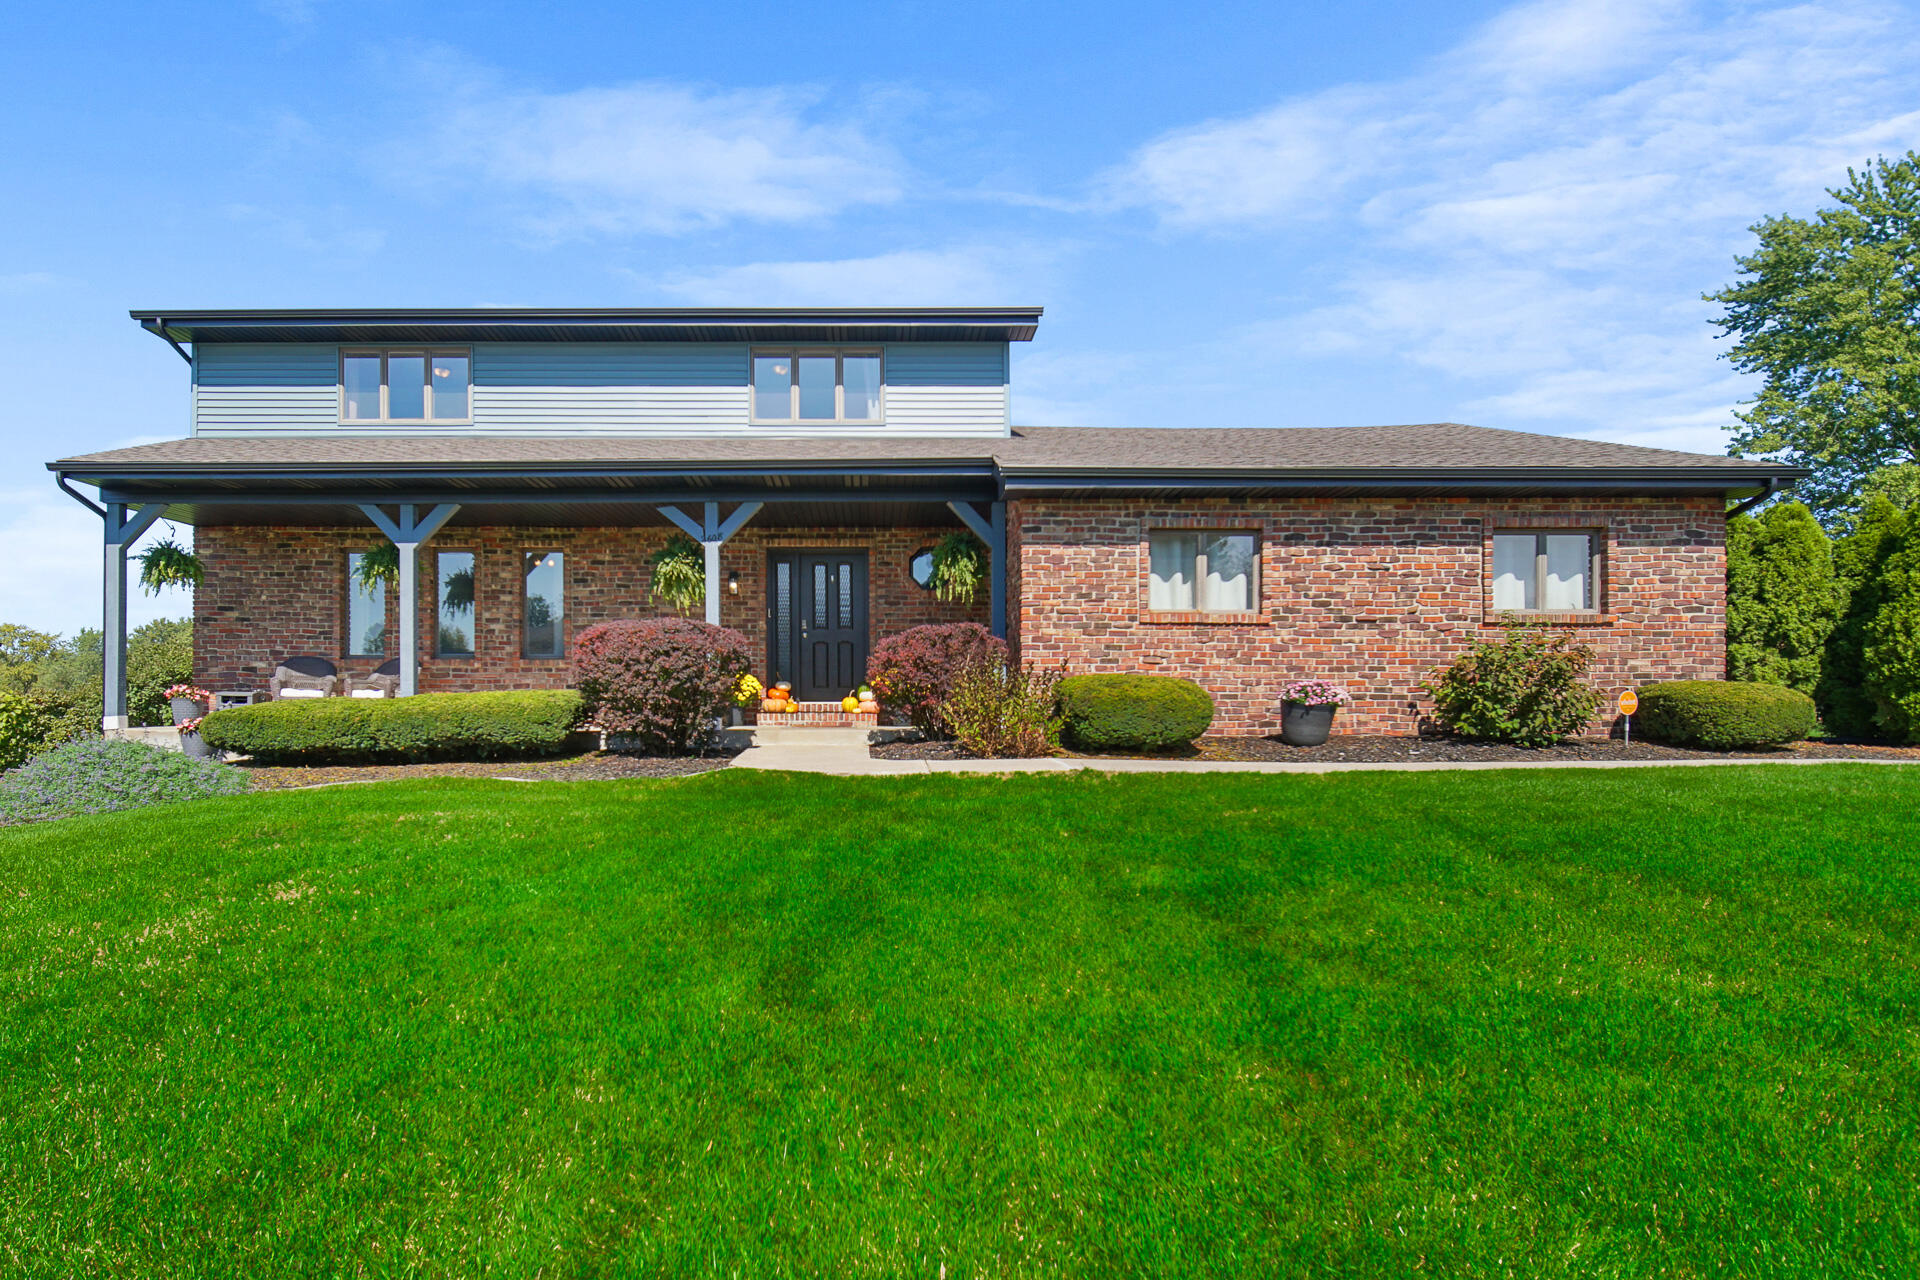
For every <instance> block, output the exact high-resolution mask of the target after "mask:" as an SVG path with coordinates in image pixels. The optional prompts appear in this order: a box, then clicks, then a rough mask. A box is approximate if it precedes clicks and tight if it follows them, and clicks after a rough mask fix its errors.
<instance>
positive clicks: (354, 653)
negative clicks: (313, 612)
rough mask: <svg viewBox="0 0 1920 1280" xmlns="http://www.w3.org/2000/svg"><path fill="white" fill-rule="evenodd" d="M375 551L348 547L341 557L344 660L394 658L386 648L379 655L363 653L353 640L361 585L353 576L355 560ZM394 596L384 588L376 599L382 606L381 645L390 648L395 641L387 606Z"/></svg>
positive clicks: (341, 616)
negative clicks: (356, 605)
mask: <svg viewBox="0 0 1920 1280" xmlns="http://www.w3.org/2000/svg"><path fill="white" fill-rule="evenodd" d="M373 550H374V549H373V548H372V547H360V548H354V547H348V548H346V550H345V551H344V552H343V553H342V555H341V557H340V564H341V567H342V570H343V573H342V577H341V582H340V585H341V587H342V588H343V589H342V591H341V593H340V631H341V634H342V639H343V641H344V643H343V644H341V646H340V656H341V657H343V658H379V659H381V660H383V661H384V660H385V659H386V658H388V657H390V656H392V655H390V654H389V653H387V651H386V649H384V648H383V649H382V650H381V651H380V652H379V653H365V652H362V651H361V650H360V649H358V648H356V647H355V642H354V638H353V597H354V595H355V594H356V593H357V592H358V590H359V583H357V582H356V581H354V576H353V558H354V557H355V556H364V555H368V554H370V553H371V552H372V551H373ZM392 594H393V593H392V592H391V591H389V590H387V589H386V588H385V587H382V588H381V589H380V592H379V594H378V596H376V597H375V599H376V600H378V602H379V606H380V638H381V643H382V644H383V645H388V646H390V645H391V643H392V641H393V636H392V635H391V634H390V632H389V628H388V626H387V605H388V603H389V597H390V596H391V595H392Z"/></svg>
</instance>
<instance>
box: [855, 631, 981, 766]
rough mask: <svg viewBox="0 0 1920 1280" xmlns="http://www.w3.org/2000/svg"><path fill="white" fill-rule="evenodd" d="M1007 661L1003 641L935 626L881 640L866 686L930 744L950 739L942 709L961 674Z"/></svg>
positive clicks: (870, 660) (875, 650)
mask: <svg viewBox="0 0 1920 1280" xmlns="http://www.w3.org/2000/svg"><path fill="white" fill-rule="evenodd" d="M1006 661H1007V644H1006V641H1004V640H1001V639H999V638H998V637H996V636H995V635H994V634H993V633H992V632H991V631H988V630H987V629H986V628H985V627H983V626H981V625H980V624H979V623H977V622H937V623H930V624H928V625H927V626H924V627H908V628H907V629H906V630H905V631H902V632H899V633H898V634H896V635H890V636H887V637H885V638H883V639H882V640H881V641H880V643H878V644H876V645H874V646H873V655H872V656H871V657H870V658H868V659H867V680H868V682H869V683H871V684H872V685H873V690H874V692H875V693H877V694H879V695H880V700H881V702H882V704H883V705H884V706H885V707H886V708H887V710H889V711H892V712H896V713H898V714H900V715H904V716H905V717H906V718H907V720H908V721H909V722H910V723H911V724H912V725H913V727H914V728H916V729H918V730H919V731H920V732H921V733H922V734H925V735H926V736H927V737H929V738H950V737H952V736H953V730H952V728H951V726H949V725H948V724H947V721H946V714H945V709H946V705H947V700H948V699H949V698H951V697H952V696H953V686H954V682H955V681H957V680H958V679H959V678H960V673H961V672H962V671H965V670H967V669H969V668H971V667H973V666H975V665H977V664H979V663H982V662H1001V663H1004V662H1006Z"/></svg>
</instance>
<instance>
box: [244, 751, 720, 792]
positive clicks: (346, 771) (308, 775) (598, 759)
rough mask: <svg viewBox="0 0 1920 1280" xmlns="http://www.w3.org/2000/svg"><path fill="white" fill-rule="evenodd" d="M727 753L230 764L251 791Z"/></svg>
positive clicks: (669, 771) (653, 763)
mask: <svg viewBox="0 0 1920 1280" xmlns="http://www.w3.org/2000/svg"><path fill="white" fill-rule="evenodd" d="M732 761H733V755H732V754H724V755H711V756H644V755H636V754H634V753H631V752H626V751H593V752H589V753H588V754H586V755H581V756H561V757H553V756H548V757H545V758H542V759H537V760H484V761H448V762H443V763H435V764H341V765H266V764H261V765H256V764H249V763H247V762H245V761H242V762H240V763H239V764H238V765H236V766H235V767H236V768H239V769H242V770H244V771H245V772H246V773H247V774H248V776H249V777H250V778H251V779H252V780H253V788H254V790H256V791H275V790H280V789H282V788H286V787H315V786H323V785H325V784H328V783H338V782H390V781H393V780H395V779H398V778H529V779H538V780H542V781H561V782H604V781H608V780H610V779H615V778H680V777H685V776H687V775H688V774H694V773H706V772H708V771H709V770H712V769H724V768H726V767H727V765H728V764H730V763H732Z"/></svg>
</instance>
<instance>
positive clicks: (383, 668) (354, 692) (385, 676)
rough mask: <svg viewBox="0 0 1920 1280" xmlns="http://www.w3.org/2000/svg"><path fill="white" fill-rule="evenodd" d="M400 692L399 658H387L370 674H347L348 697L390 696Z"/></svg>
mask: <svg viewBox="0 0 1920 1280" xmlns="http://www.w3.org/2000/svg"><path fill="white" fill-rule="evenodd" d="M399 692H400V659H398V658H388V659H387V660H386V661H385V662H383V663H381V664H380V665H379V666H377V667H375V668H374V669H373V674H372V675H365V676H348V677H347V696H348V697H349V698H392V697H396V696H397V695H398V694H399Z"/></svg>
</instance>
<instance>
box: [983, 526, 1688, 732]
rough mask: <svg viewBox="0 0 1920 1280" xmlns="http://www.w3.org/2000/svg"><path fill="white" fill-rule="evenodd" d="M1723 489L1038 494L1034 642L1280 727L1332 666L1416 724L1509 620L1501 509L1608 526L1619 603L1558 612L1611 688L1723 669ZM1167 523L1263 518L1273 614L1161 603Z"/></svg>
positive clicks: (1360, 703)
mask: <svg viewBox="0 0 1920 1280" xmlns="http://www.w3.org/2000/svg"><path fill="white" fill-rule="evenodd" d="M1722 505H1723V504H1722V503H1721V502H1720V501H1719V500H1718V499H1716V498H1705V499H1678V498H1676V499H1651V498H1649V499H1627V498H1623V499H1596V500H1581V499H1573V498H1551V499H1537V500H1527V501H1524V502H1522V501H1511V502H1491V503H1490V502H1486V501H1474V500H1468V499H1428V500H1418V501H1411V500H1410V501H1367V500H1346V499H1330V498H1327V499H1322V498H1302V499H1288V500H1263V501H1232V500H1188V501H1181V502H1177V503H1155V502H1145V501H1141V500H1111V501H1108V500H1100V501H1089V500H1078V499H1029V500H1026V501H1022V502H1019V503H1017V504H1015V505H1014V507H1013V508H1012V510H1011V512H1010V514H1009V525H1010V530H1009V532H1010V540H1012V541H1013V542H1014V545H1015V546H1016V548H1017V551H1016V552H1015V554H1016V555H1017V560H1016V563H1015V565H1014V566H1013V567H1014V568H1016V569H1017V575H1018V576H1017V581H1018V582H1019V583H1020V584H1021V586H1020V591H1019V593H1017V594H1015V595H1014V597H1013V598H1014V599H1015V600H1016V601H1017V602H1018V606H1019V607H1018V613H1017V620H1016V621H1015V623H1014V626H1015V627H1016V628H1017V633H1018V636H1017V639H1018V644H1019V648H1020V654H1021V657H1022V658H1023V659H1025V660H1028V661H1033V662H1039V663H1041V664H1044V665H1057V666H1063V667H1066V668H1067V669H1069V670H1071V671H1075V672H1090V671H1147V672H1155V673H1161V674H1168V675H1181V676H1187V677H1190V678H1192V679H1194V680H1197V681H1198V682H1199V683H1200V684H1201V685H1203V686H1205V687H1206V688H1207V690H1208V691H1209V692H1211V693H1212V694H1213V696H1214V698H1215V700H1216V703H1217V705H1218V708H1219V711H1218V715H1217V717H1216V719H1215V722H1214V723H1215V728H1216V730H1218V731H1222V732H1229V733H1267V732H1271V731H1273V730H1274V729H1275V728H1277V727H1278V724H1279V707H1278V705H1277V702H1276V700H1275V698H1274V696H1273V690H1274V689H1275V687H1277V686H1278V685H1280V684H1281V683H1283V682H1285V681H1287V680H1290V679H1293V678H1295V677H1300V676H1321V677H1325V678H1327V679H1331V680H1334V681H1337V682H1339V683H1341V684H1344V685H1346V686H1347V687H1348V688H1350V689H1352V690H1353V691H1354V694H1355V702H1354V705H1353V706H1352V707H1351V708H1350V709H1349V710H1348V711H1346V712H1344V713H1342V717H1341V720H1340V721H1339V727H1340V728H1341V729H1344V730H1349V731H1377V732H1396V733H1407V732H1412V731H1413V730H1414V729H1415V728H1416V727H1417V726H1418V724H1419V721H1420V718H1421V717H1422V716H1423V715H1424V714H1426V713H1427V712H1429V711H1430V709H1431V703H1430V702H1429V701H1428V700H1427V699H1426V698H1425V697H1424V696H1423V695H1421V694H1420V693H1419V692H1418V691H1417V689H1416V686H1417V685H1419V684H1420V683H1421V682H1422V681H1423V680H1424V679H1425V678H1426V677H1427V675H1428V673H1429V672H1430V671H1431V670H1432V669H1433V668H1434V667H1436V666H1439V665H1441V664H1443V663H1445V662H1447V661H1448V660H1450V659H1451V658H1453V657H1454V656H1455V655H1457V654H1459V653H1460V652H1462V651H1463V650H1464V649H1465V648H1466V647H1467V645H1468V644H1469V643H1470V642H1471V641H1473V640H1476V639H1481V638H1493V637H1497V635H1498V631H1497V629H1496V628H1494V627H1493V626H1491V625H1489V624H1490V623H1491V622H1492V621H1493V618H1494V616H1495V615H1494V614H1493V613H1492V611H1491V601H1490V599H1489V598H1488V593H1489V590H1490V587H1489V583H1490V580H1491V574H1490V572H1489V570H1490V564H1489V561H1490V557H1491V534H1492V531H1493V530H1494V528H1496V527H1499V528H1524V527H1542V526H1547V527H1567V528H1594V529H1598V530H1602V531H1603V532H1604V537H1605V540H1606V563H1605V581H1604V584H1603V595H1602V601H1601V604H1602V611H1601V612H1600V614H1599V615H1598V616H1597V617H1594V618H1592V619H1590V620H1582V621H1580V622H1578V623H1574V622H1569V621H1560V622H1556V623H1554V624H1553V625H1556V626H1567V627H1569V628H1570V629H1572V630H1575V631H1577V632H1578V634H1579V636H1580V638H1581V639H1582V640H1585V641H1587V642H1588V643H1590V644H1592V645H1593V646H1594V648H1595V649H1596V650H1597V651H1598V653H1599V661H1598V664H1597V666H1596V669H1595V672H1594V677H1593V678H1594V681H1595V683H1596V684H1598V685H1600V686H1601V687H1602V688H1604V689H1608V690H1609V691H1611V690H1612V689H1614V688H1617V687H1619V686H1623V685H1628V684H1634V685H1637V684H1643V683H1646V682H1649V681H1652V680H1670V679H1717V678H1719V677H1720V676H1721V674H1722V673H1723V665H1724V654H1725V605H1726V562H1725V544H1724V530H1725V521H1724V519H1723V516H1722ZM1157 524H1185V525H1196V524H1205V525H1211V526H1213V527H1218V528H1222V529H1251V530H1254V531H1256V532H1257V533H1258V535H1259V538H1260V587H1261V591H1260V595H1261V599H1260V610H1259V612H1258V614H1257V615H1256V616H1255V617H1254V618H1253V619H1251V620H1242V621H1233V622H1211V621H1208V622H1200V621H1191V620H1187V621H1166V620H1161V619H1158V618H1154V617H1151V616H1149V615H1148V614H1147V611H1146V607H1145V606H1146V574H1147V554H1146V537H1147V530H1148V529H1149V528H1150V527H1153V526H1155V525H1157ZM1183 616H1185V615H1183ZM1562 616H1563V617H1564V615H1562ZM1604 723H1605V721H1604V720H1603V721H1601V722H1597V723H1596V726H1595V728H1596V729H1597V728H1599V727H1601V725H1603V724H1604Z"/></svg>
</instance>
